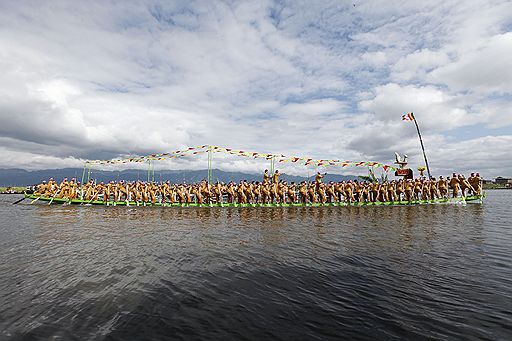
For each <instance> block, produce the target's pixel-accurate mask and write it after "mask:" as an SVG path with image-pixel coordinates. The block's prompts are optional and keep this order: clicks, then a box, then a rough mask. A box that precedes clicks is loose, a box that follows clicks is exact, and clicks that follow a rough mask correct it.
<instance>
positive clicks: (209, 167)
mask: <svg viewBox="0 0 512 341" xmlns="http://www.w3.org/2000/svg"><path fill="white" fill-rule="evenodd" d="M212 175H213V174H212V146H208V183H209V184H211V183H212Z"/></svg>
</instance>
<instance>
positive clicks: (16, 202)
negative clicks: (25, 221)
mask: <svg viewBox="0 0 512 341" xmlns="http://www.w3.org/2000/svg"><path fill="white" fill-rule="evenodd" d="M23 200H25V196H23V198H21V199H20V200H17V201H15V202H13V203H12V204H13V205H16V204H19V203H20V202H22V201H23Z"/></svg>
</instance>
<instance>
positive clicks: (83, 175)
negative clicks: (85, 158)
mask: <svg viewBox="0 0 512 341" xmlns="http://www.w3.org/2000/svg"><path fill="white" fill-rule="evenodd" d="M86 171H87V162H86V163H84V171H83V173H82V182H80V199H83V198H84V180H85V172H86Z"/></svg>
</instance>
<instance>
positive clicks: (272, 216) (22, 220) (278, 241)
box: [0, 190, 512, 340]
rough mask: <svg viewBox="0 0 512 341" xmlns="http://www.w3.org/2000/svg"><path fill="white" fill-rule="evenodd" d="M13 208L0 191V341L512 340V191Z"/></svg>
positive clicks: (22, 206)
mask: <svg viewBox="0 0 512 341" xmlns="http://www.w3.org/2000/svg"><path fill="white" fill-rule="evenodd" d="M17 198H20V197H19V196H13V195H2V196H0V217H1V218H0V259H1V263H0V339H5V340H34V339H35V340H37V339H40V340H49V339H61V340H164V339H167V340H171V339H172V340H180V339H182V340H265V339H266V340H315V339H319V340H320V339H322V340H329V339H332V340H339V339H365V340H387V339H403V338H406V339H411V340H422V339H444V340H446V339H467V340H511V339H512V227H511V225H512V191H508V190H502V191H488V192H487V198H486V200H485V202H484V204H482V205H480V204H467V205H458V204H450V205H423V206H412V207H325V208H314V207H311V208H279V207H275V208H178V207H173V208H152V207H129V208H127V207H92V206H60V205H58V206H54V205H52V206H48V205H45V204H44V205H27V204H24V205H11V203H12V202H14V201H16V199H17ZM26 202H27V200H26Z"/></svg>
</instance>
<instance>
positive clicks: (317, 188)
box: [34, 170, 482, 204]
mask: <svg viewBox="0 0 512 341" xmlns="http://www.w3.org/2000/svg"><path fill="white" fill-rule="evenodd" d="M324 175H325V174H320V173H317V174H316V177H315V181H314V182H306V181H303V182H301V183H298V184H296V183H294V182H290V183H288V182H286V181H282V180H279V176H280V173H279V171H277V170H276V171H275V173H274V174H272V176H271V175H270V174H269V172H268V170H265V173H264V175H263V181H262V182H258V181H252V182H248V181H240V182H239V183H238V184H237V183H234V182H229V183H223V182H216V183H211V184H210V183H208V182H207V181H206V180H203V181H201V182H200V183H194V184H186V183H180V184H171V183H170V182H169V181H167V182H162V183H155V182H143V181H133V182H125V181H119V182H115V181H111V182H108V183H103V182H101V183H95V182H94V181H93V180H90V181H88V182H87V183H85V184H84V185H83V186H81V185H80V182H77V181H76V180H75V179H71V180H70V181H68V180H67V178H65V179H64V180H63V181H62V182H61V183H60V184H57V183H56V182H55V181H54V180H53V179H50V180H49V181H48V182H46V181H43V182H42V183H41V184H39V185H37V186H36V190H35V192H34V194H35V195H37V196H41V197H48V198H66V199H68V200H73V199H81V200H85V201H93V200H99V201H104V202H105V203H108V202H112V201H129V202H141V203H150V202H151V203H153V204H155V203H157V202H159V203H169V204H173V203H179V204H189V203H196V204H209V203H239V204H271V203H276V204H281V203H302V204H307V203H322V204H325V203H337V202H346V203H354V202H398V201H409V202H410V201H416V200H432V199H439V198H447V197H450V196H451V197H457V196H466V195H480V193H481V190H482V187H481V183H482V179H481V177H480V175H479V174H478V173H476V174H474V173H472V174H471V176H470V177H468V178H467V179H466V178H465V177H464V176H463V175H460V174H459V175H457V174H455V173H454V174H453V176H452V177H451V178H450V177H447V178H443V177H442V176H440V177H439V178H437V179H436V178H431V179H430V180H428V179H424V178H420V179H409V180H404V179H400V180H391V181H385V182H382V183H378V182H367V181H359V182H358V181H357V180H353V181H352V180H350V181H341V182H328V183H324V182H323V178H324Z"/></svg>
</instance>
